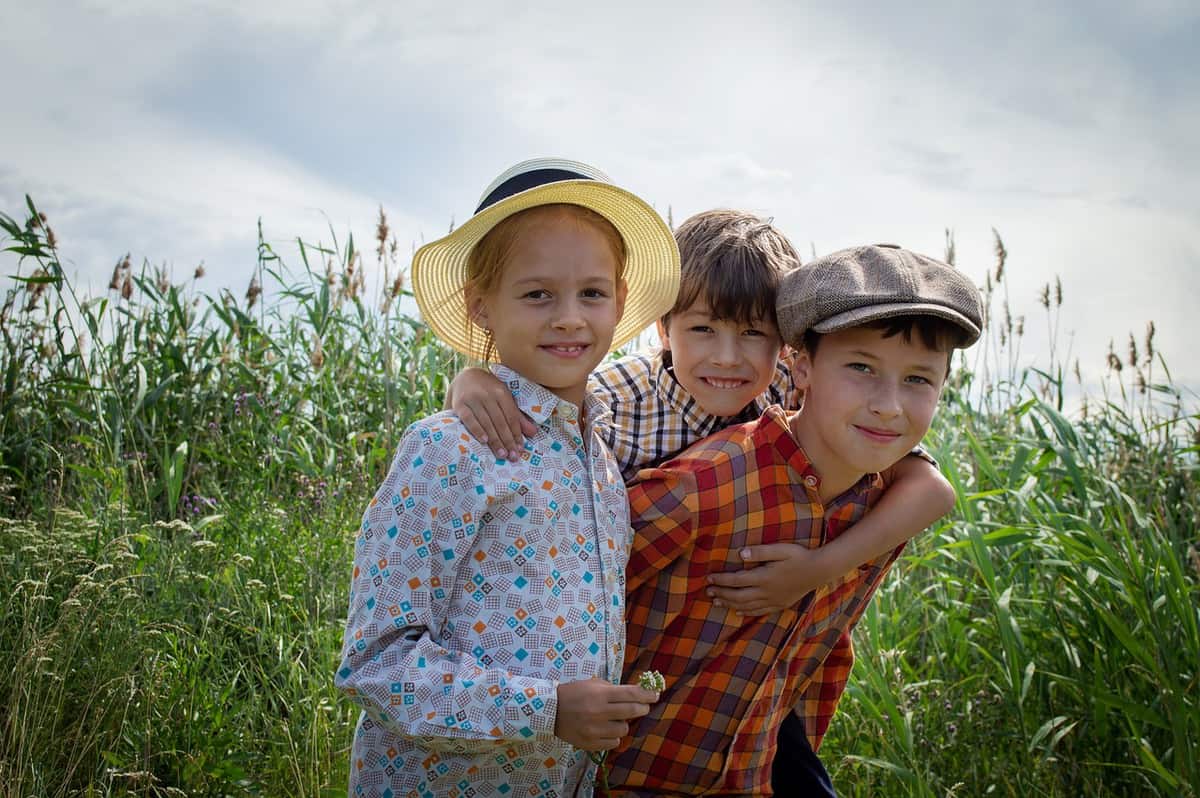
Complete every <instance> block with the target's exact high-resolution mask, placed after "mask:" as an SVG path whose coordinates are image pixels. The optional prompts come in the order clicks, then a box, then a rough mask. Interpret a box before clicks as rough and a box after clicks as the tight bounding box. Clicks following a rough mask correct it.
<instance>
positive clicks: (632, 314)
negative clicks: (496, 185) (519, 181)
mask: <svg viewBox="0 0 1200 798" xmlns="http://www.w3.org/2000/svg"><path fill="white" fill-rule="evenodd" d="M557 203H563V204H569V205H580V206H582V207H584V208H589V209H591V210H593V211H595V212H596V213H598V214H600V215H601V216H603V217H604V218H606V219H608V220H609V221H610V222H612V224H613V226H614V227H616V228H617V231H618V232H619V233H620V234H621V237H622V238H623V239H624V240H625V249H626V253H627V256H626V262H625V272H624V278H625V283H626V286H627V287H628V294H627V296H626V299H625V312H624V313H623V314H622V316H621V320H620V321H619V322H618V323H617V326H616V329H615V331H614V333H613V340H612V345H611V347H610V351H611V350H612V349H617V348H619V347H621V346H623V345H624V344H627V343H628V342H629V341H631V340H632V339H633V338H634V337H635V336H636V335H637V334H638V333H640V332H641V331H642V330H644V329H645V328H646V326H647V325H649V324H650V323H651V322H653V321H655V320H656V319H657V318H659V317H660V316H662V315H663V314H664V313H666V312H667V311H668V310H670V309H671V306H672V305H673V304H674V303H675V297H676V295H677V294H678V292H679V250H678V248H677V247H676V245H675V239H674V237H673V236H672V235H671V230H670V228H669V227H667V224H666V222H665V221H663V219H662V217H661V216H659V215H658V213H657V212H656V211H655V210H654V209H653V208H651V207H650V206H649V205H648V204H646V202H645V201H644V200H642V199H641V198H640V197H638V196H636V195H635V194H631V193H630V192H628V191H626V190H625V189H623V188H619V187H617V186H614V185H612V184H611V183H604V182H601V181H598V180H562V181H558V182H554V183H547V184H545V185H542V186H537V187H536V188H531V189H529V190H527V191H523V192H521V193H519V194H514V195H513V196H511V197H508V198H507V199H504V200H501V201H500V202H497V203H496V204H494V205H490V206H488V207H487V208H484V209H483V210H481V211H480V212H479V213H477V214H475V215H474V216H472V217H471V218H470V219H468V220H467V221H466V222H465V223H463V225H462V226H461V227H459V228H458V229H457V230H454V231H453V232H451V233H450V234H449V235H447V236H445V237H444V238H440V239H438V240H437V241H433V242H431V243H429V244H426V245H425V246H423V247H421V248H420V249H419V250H417V253H416V254H415V255H414V256H413V262H412V273H411V275H410V278H411V282H412V289H413V294H414V295H415V296H416V299H417V307H418V308H420V311H421V317H422V318H423V319H424V320H425V322H426V323H427V324H429V326H430V327H431V328H433V331H434V332H435V333H436V334H437V336H438V338H440V339H441V340H443V341H444V342H445V343H447V344H448V345H450V346H451V347H453V348H454V349H456V350H458V351H459V352H462V353H463V354H465V355H467V356H468V357H471V358H474V359H476V360H482V359H483V358H484V345H485V343H486V340H487V336H486V333H485V332H484V330H483V329H482V328H480V327H478V326H477V325H476V324H475V323H474V322H473V321H471V320H470V317H469V315H468V312H467V305H466V299H465V296H464V294H463V287H464V286H465V285H466V280H467V256H468V255H469V254H470V252H471V250H472V249H473V248H474V247H475V245H476V244H477V243H479V241H480V239H482V238H483V237H484V236H485V235H487V233H488V231H490V230H491V229H492V228H493V227H495V226H496V225H497V224H499V223H500V222H501V221H503V220H504V219H507V218H508V217H509V216H512V215H513V214H514V213H518V212H520V211H523V210H527V209H529V208H534V207H537V206H539V205H553V204H557Z"/></svg>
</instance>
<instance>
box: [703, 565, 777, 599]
mask: <svg viewBox="0 0 1200 798" xmlns="http://www.w3.org/2000/svg"><path fill="white" fill-rule="evenodd" d="M761 570H762V569H760V568H752V569H750V570H749V571H726V572H725V573H720V574H709V575H708V583H709V584H710V585H715V586H717V587H720V588H746V587H761V586H762V584H763V581H764V579H763V577H764V576H765V574H764V573H760V571H761ZM708 595H710V596H714V595H717V594H716V593H713V588H711V587H710V588H708Z"/></svg>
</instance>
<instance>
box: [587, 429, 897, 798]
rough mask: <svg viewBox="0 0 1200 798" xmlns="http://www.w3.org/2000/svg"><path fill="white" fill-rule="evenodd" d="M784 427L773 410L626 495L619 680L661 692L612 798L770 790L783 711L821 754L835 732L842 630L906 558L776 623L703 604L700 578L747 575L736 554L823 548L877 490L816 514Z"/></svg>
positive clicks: (621, 761)
mask: <svg viewBox="0 0 1200 798" xmlns="http://www.w3.org/2000/svg"><path fill="white" fill-rule="evenodd" d="M787 421H788V416H787V415H786V414H785V413H784V412H783V411H782V410H781V409H779V408H778V407H771V408H768V409H767V411H766V412H765V413H764V414H763V416H762V418H760V419H759V420H758V421H754V422H750V423H747V424H741V425H738V426H736V427H730V428H728V429H726V430H724V431H722V432H720V433H717V434H716V435H713V436H711V437H709V438H706V439H705V440H703V441H701V442H700V443H698V444H696V445H695V446H693V447H692V448H691V449H689V450H688V451H686V452H684V453H683V454H682V455H681V456H679V457H678V458H676V459H674V460H672V461H670V462H668V463H665V464H664V465H662V466H661V467H659V468H648V469H644V470H643V471H642V472H641V473H640V474H639V478H638V481H637V482H635V483H634V484H633V485H631V486H630V488H629V500H630V511H631V512H630V514H631V517H632V518H633V524H634V529H635V531H636V535H635V539H634V547H633V552H632V553H631V555H630V559H629V565H628V570H627V603H626V619H627V623H628V629H627V649H626V659H625V663H626V664H625V678H626V680H631V679H636V678H637V674H639V673H641V672H642V671H644V670H658V671H661V672H662V674H663V676H664V677H665V678H666V684H667V686H666V690H665V691H664V692H663V694H662V697H661V698H660V700H659V701H658V703H657V704H655V705H654V706H653V707H652V708H651V710H650V714H649V715H647V716H646V717H644V718H641V719H639V720H638V721H635V722H634V723H633V724H632V729H631V732H630V735H629V736H628V737H626V738H625V740H624V741H623V745H622V747H621V748H619V749H617V750H615V751H613V752H612V753H611V754H610V755H609V758H608V761H609V762H610V763H611V765H610V774H609V778H610V781H611V783H612V784H613V786H614V788H617V789H618V792H620V793H623V794H626V795H651V794H674V795H680V794H687V795H700V794H720V795H769V794H770V792H771V788H770V774H771V770H770V765H771V762H772V760H773V759H774V757H775V747H776V739H775V738H776V734H777V732H778V729H779V725H780V723H782V722H783V718H784V717H785V716H786V714H787V713H788V712H790V711H791V710H792V708H793V707H796V710H797V712H798V713H799V714H800V715H801V716H802V717H803V718H804V719H805V722H806V725H807V728H808V731H809V736H810V738H811V739H812V740H813V743H814V746H815V745H818V744H819V743H820V738H821V736H822V735H823V734H824V732H825V729H826V728H827V727H828V725H829V719H830V718H831V717H832V715H833V712H834V709H835V708H836V706H837V702H838V699H839V698H841V694H842V691H843V689H844V687H845V683H846V677H847V676H848V675H849V672H850V666H851V664H852V663H853V658H854V654H853V649H852V647H851V644H850V637H849V632H850V630H851V629H852V628H853V627H854V625H855V624H856V623H857V622H858V619H859V618H860V617H861V615H862V612H863V610H864V608H865V607H866V605H867V602H868V601H869V600H870V598H871V595H872V594H873V593H874V591H875V589H876V588H877V587H878V585H879V583H880V581H881V580H882V579H883V576H884V574H885V573H886V572H887V570H888V568H889V566H890V565H891V564H892V562H893V561H894V560H895V558H896V556H897V555H898V554H899V553H900V550H901V549H902V548H903V547H902V546H901V547H899V548H897V549H895V550H894V551H892V552H889V553H888V554H885V555H883V556H881V557H879V558H877V559H875V560H872V561H871V562H869V563H867V564H865V565H863V566H861V567H860V568H858V569H857V570H855V571H853V572H851V573H849V574H847V575H845V576H844V577H842V578H840V579H838V580H836V581H834V582H832V583H830V584H828V585H826V586H824V587H822V588H820V589H819V590H817V591H815V593H813V594H811V595H810V597H808V598H807V599H806V600H805V601H803V602H801V604H800V606H799V607H794V608H790V609H787V610H784V611H782V612H780V613H776V614H773V615H765V616H759V617H745V618H743V617H740V616H738V615H736V614H734V613H732V612H731V611H729V610H728V609H727V608H720V607H715V606H714V605H713V602H712V600H711V599H709V598H708V597H707V596H706V595H705V588H706V587H707V584H706V582H705V577H706V576H708V575H709V574H710V573H716V572H719V571H728V570H733V569H737V568H740V567H741V560H740V557H739V556H738V551H739V550H740V549H741V548H742V547H743V546H747V545H756V544H760V543H777V542H786V541H791V542H796V543H801V544H803V545H807V546H809V547H816V546H820V545H822V544H823V543H826V542H828V541H830V540H832V539H834V538H835V537H837V536H838V535H839V534H841V533H842V532H843V531H844V530H845V529H846V528H847V527H848V526H850V525H851V524H853V523H854V522H855V521H857V520H858V519H859V518H861V517H862V515H863V514H864V513H865V512H866V511H867V509H868V508H869V507H870V506H871V505H872V504H874V503H875V501H876V499H877V498H878V497H879V495H880V494H881V492H882V481H881V480H880V478H879V476H878V475H876V474H870V475H867V476H865V477H863V479H862V480H860V481H859V482H858V483H857V484H856V485H854V486H853V487H852V488H851V489H850V490H848V491H846V492H845V493H843V494H841V495H840V496H838V497H837V498H836V499H835V500H834V501H832V502H831V503H830V504H829V505H828V506H822V504H821V502H820V499H819V498H818V493H817V488H818V486H819V484H820V476H819V475H818V474H817V473H816V472H815V471H814V470H813V468H812V466H811V464H810V463H809V462H808V458H807V457H806V456H805V454H804V452H803V451H802V450H801V449H800V446H799V444H798V443H797V442H796V441H795V439H794V438H793V437H792V435H791V433H790V431H789V429H788V425H787Z"/></svg>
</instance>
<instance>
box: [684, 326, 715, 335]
mask: <svg viewBox="0 0 1200 798" xmlns="http://www.w3.org/2000/svg"><path fill="white" fill-rule="evenodd" d="M688 332H698V333H709V332H712V327H709V326H708V325H707V324H693V325H692V326H691V327H688Z"/></svg>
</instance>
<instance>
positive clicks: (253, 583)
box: [246, 579, 267, 590]
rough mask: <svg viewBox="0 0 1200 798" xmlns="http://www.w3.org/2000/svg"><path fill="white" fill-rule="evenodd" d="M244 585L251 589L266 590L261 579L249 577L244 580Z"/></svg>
mask: <svg viewBox="0 0 1200 798" xmlns="http://www.w3.org/2000/svg"><path fill="white" fill-rule="evenodd" d="M246 587H248V588H250V589H251V590H266V588H267V585H266V583H264V582H262V581H261V580H258V579H249V580H247V581H246Z"/></svg>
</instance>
